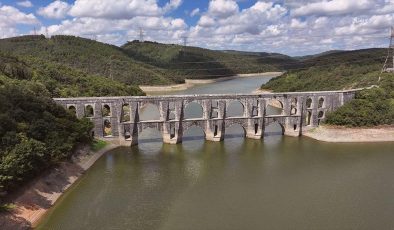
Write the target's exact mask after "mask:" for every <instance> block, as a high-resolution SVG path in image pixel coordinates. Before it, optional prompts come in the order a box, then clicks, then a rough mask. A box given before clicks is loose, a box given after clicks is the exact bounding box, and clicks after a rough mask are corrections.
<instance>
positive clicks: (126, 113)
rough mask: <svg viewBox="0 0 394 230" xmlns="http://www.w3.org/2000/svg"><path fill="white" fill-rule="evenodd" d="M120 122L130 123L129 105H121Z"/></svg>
mask: <svg viewBox="0 0 394 230" xmlns="http://www.w3.org/2000/svg"><path fill="white" fill-rule="evenodd" d="M121 121H122V122H129V121H131V116H130V105H129V104H123V105H122V117H121Z"/></svg>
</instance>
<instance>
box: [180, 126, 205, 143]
mask: <svg viewBox="0 0 394 230" xmlns="http://www.w3.org/2000/svg"><path fill="white" fill-rule="evenodd" d="M204 139H205V132H204V129H203V128H202V127H200V126H198V125H192V126H190V127H189V128H187V129H186V130H184V131H183V141H189V140H190V141H191V140H204Z"/></svg>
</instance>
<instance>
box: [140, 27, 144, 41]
mask: <svg viewBox="0 0 394 230" xmlns="http://www.w3.org/2000/svg"><path fill="white" fill-rule="evenodd" d="M140 42H144V31H143V30H142V27H140Z"/></svg>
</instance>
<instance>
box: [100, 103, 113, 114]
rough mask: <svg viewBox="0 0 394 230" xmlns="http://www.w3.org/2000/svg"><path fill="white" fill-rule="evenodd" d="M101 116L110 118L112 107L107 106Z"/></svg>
mask: <svg viewBox="0 0 394 230" xmlns="http://www.w3.org/2000/svg"><path fill="white" fill-rule="evenodd" d="M101 114H102V116H103V117H110V116H111V107H110V106H109V105H107V104H105V105H104V106H103V108H102V110H101Z"/></svg>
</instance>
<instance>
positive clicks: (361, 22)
mask: <svg viewBox="0 0 394 230" xmlns="http://www.w3.org/2000/svg"><path fill="white" fill-rule="evenodd" d="M393 21H394V15H388V14H387V15H376V16H372V17H370V18H355V19H353V21H352V23H351V24H349V25H345V26H341V27H338V28H335V34H336V35H356V34H357V35H367V34H370V35H373V34H376V33H378V32H381V31H385V30H386V29H388V28H389V27H390V26H392V23H393Z"/></svg>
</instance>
